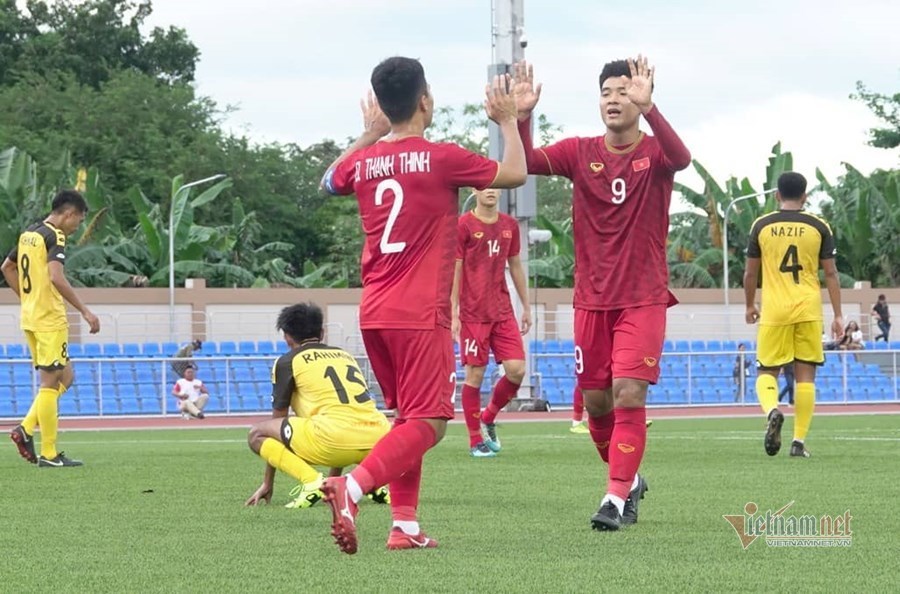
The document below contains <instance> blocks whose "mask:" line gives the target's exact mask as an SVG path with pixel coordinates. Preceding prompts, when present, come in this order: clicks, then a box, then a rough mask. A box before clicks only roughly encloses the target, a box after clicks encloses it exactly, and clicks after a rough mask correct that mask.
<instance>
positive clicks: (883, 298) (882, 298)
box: [878, 293, 887, 301]
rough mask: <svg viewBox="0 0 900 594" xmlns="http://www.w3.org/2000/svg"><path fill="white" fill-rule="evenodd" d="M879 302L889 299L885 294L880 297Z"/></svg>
mask: <svg viewBox="0 0 900 594" xmlns="http://www.w3.org/2000/svg"><path fill="white" fill-rule="evenodd" d="M878 300H879V301H887V297H885V296H884V293H882V294H881V295H879V296H878Z"/></svg>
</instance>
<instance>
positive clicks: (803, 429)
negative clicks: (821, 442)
mask: <svg viewBox="0 0 900 594" xmlns="http://www.w3.org/2000/svg"><path fill="white" fill-rule="evenodd" d="M815 408H816V385H815V384H813V383H807V382H804V383H802V384H800V383H798V384H797V388H796V390H795V392H794V439H795V440H799V441H803V440H805V439H806V434H807V433H809V426H810V424H811V423H812V417H813V411H814V410H815Z"/></svg>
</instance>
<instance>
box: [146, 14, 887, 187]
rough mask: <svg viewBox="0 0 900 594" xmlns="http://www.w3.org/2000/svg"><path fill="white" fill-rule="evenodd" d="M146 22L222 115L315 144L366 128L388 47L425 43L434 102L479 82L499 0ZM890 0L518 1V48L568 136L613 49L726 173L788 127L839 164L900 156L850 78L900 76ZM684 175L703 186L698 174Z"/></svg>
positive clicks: (793, 138)
mask: <svg viewBox="0 0 900 594" xmlns="http://www.w3.org/2000/svg"><path fill="white" fill-rule="evenodd" d="M153 7H154V14H153V16H152V17H151V23H152V24H154V25H161V26H168V25H177V26H180V27H183V28H185V29H186V30H187V31H188V34H189V36H190V38H191V39H192V40H193V42H194V43H195V44H196V45H197V46H198V47H199V48H200V52H201V58H200V64H199V68H198V73H197V82H198V89H199V91H200V93H201V94H203V95H207V96H209V97H212V98H213V99H214V100H216V101H217V102H218V103H219V104H220V105H234V106H236V107H238V108H239V111H238V112H237V113H235V114H234V115H233V116H231V117H230V119H229V120H228V125H229V126H230V127H232V128H233V129H235V130H237V131H240V132H243V133H246V134H247V135H249V136H251V137H252V138H254V139H257V140H259V141H281V142H296V143H298V144H300V145H301V146H305V145H308V144H311V143H314V142H317V141H319V140H322V139H324V138H333V139H337V140H343V139H344V138H346V137H348V136H356V135H357V134H358V132H359V130H360V117H359V107H358V105H359V98H360V97H361V96H362V95H363V94H364V93H365V91H366V89H367V88H368V79H369V74H370V72H371V69H372V67H373V66H374V65H375V64H376V63H377V62H378V61H379V60H381V59H382V58H385V57H388V56H391V55H406V56H412V57H418V58H420V59H421V60H422V62H423V64H424V66H425V71H426V76H427V77H428V80H429V82H430V83H431V88H432V91H433V93H434V96H435V101H436V104H437V105H452V106H459V105H462V104H463V103H465V102H473V101H475V102H478V101H480V100H481V98H482V97H483V94H482V89H483V86H484V81H485V79H486V72H487V65H488V64H489V63H490V62H491V61H492V54H491V37H490V32H491V11H490V0H452V1H451V0H443V1H431V0H256V1H255V2H253V3H249V2H246V1H241V2H237V1H235V0H154V1H153ZM898 23H900V2H896V1H894V0H856V1H854V2H831V1H826V0H821V1H813V0H780V1H779V0H754V1H752V2H748V1H746V0H743V1H741V2H734V1H724V0H723V1H713V0H682V1H681V2H671V1H668V0H666V1H663V0H644V1H643V2H640V3H637V2H604V1H602V0H563V1H551V0H541V1H538V0H525V31H526V35H527V38H528V40H529V44H528V48H527V50H526V58H527V59H528V60H529V61H531V62H533V63H534V65H535V72H536V78H537V79H538V80H540V81H542V82H543V83H544V93H543V96H542V99H541V104H540V105H539V107H538V111H541V112H543V113H545V114H546V115H547V116H548V117H549V118H550V120H551V121H552V122H554V123H557V124H560V125H562V126H563V127H564V133H565V134H566V135H570V134H572V135H574V134H578V135H596V134H600V133H602V124H601V122H600V119H599V112H598V108H597V100H598V90H597V74H598V73H599V70H600V68H601V67H602V64H603V63H604V62H607V61H609V60H611V59H616V58H620V57H625V56H629V55H635V54H637V53H638V52H642V53H644V54H646V55H648V56H649V57H650V59H651V62H652V63H653V64H655V65H656V67H657V70H656V72H657V74H656V92H655V94H654V100H655V101H656V103H657V105H658V106H659V108H660V109H661V111H662V113H663V114H665V115H666V117H667V118H668V119H669V121H670V122H671V123H672V124H673V126H674V127H675V129H676V130H677V131H678V132H679V133H680V134H681V136H682V137H683V139H684V140H685V142H686V143H687V145H688V147H689V148H690V149H691V152H692V153H693V156H694V157H695V158H696V159H698V160H699V161H700V162H702V163H703V164H705V165H706V166H707V168H708V169H710V171H711V172H712V173H713V175H714V176H716V177H717V179H720V180H723V179H724V178H725V177H727V176H728V175H731V174H735V175H738V176H740V177H743V176H748V177H750V179H751V181H752V182H753V183H754V185H756V186H758V185H759V184H760V183H761V181H762V178H763V175H764V171H765V165H766V159H767V156H768V154H769V149H770V148H771V147H772V145H773V144H775V142H777V141H779V140H781V141H782V142H783V146H784V147H785V148H786V149H788V150H791V151H792V152H793V153H794V163H795V168H796V169H798V170H799V171H801V172H803V173H804V174H806V175H807V176H808V177H810V178H812V176H813V175H814V172H815V167H816V166H819V167H821V168H822V169H823V170H824V171H825V172H826V174H827V175H828V176H829V177H831V178H834V177H836V176H837V175H839V174H840V172H841V171H842V169H841V167H840V163H841V162H842V161H845V162H849V163H852V164H853V165H855V166H856V167H858V168H860V169H862V170H864V171H869V170H872V169H874V168H876V167H896V166H897V165H898V161H900V157H898V152H897V151H886V150H878V149H873V148H871V147H868V146H867V145H866V140H867V130H868V128H870V127H872V126H873V125H876V123H877V122H876V120H875V119H874V118H873V117H872V116H871V114H870V113H869V111H868V110H867V108H866V107H865V106H864V105H862V104H861V103H859V102H856V101H852V100H850V99H849V98H848V95H849V94H850V93H851V92H853V91H854V85H855V82H856V81H857V80H862V81H864V82H865V83H866V84H867V85H868V86H869V87H870V88H872V89H873V90H876V91H879V92H882V93H894V92H897V91H898V90H900V41H898V40H897V39H898V35H900V33H898V30H897V25H898ZM678 179H679V180H680V181H682V182H684V183H688V184H690V185H697V186H699V185H700V184H699V182H698V179H699V178H697V177H696V176H695V175H692V174H689V173H683V174H680V176H679V178H678Z"/></svg>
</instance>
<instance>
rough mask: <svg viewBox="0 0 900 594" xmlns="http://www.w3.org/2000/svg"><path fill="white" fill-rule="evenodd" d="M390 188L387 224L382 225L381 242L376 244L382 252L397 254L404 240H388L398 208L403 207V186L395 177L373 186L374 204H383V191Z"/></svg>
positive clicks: (404, 245) (401, 249) (400, 250)
mask: <svg viewBox="0 0 900 594" xmlns="http://www.w3.org/2000/svg"><path fill="white" fill-rule="evenodd" d="M388 190H390V191H391V192H392V193H393V194H394V201H393V202H392V203H391V212H390V213H388V220H387V224H386V225H385V226H384V232H383V233H382V234H381V242H380V243H379V244H378V245H379V247H380V248H381V253H382V254H399V253H400V252H402V251H403V250H404V248H406V242H405V241H390V240H389V239H388V237H389V236H390V234H391V231H393V229H394V223H396V222H397V217H398V216H400V209H401V208H403V187H402V186H401V185H400V182H398V181H397V180H395V179H385V180H382V181H380V182H379V183H378V185H377V186H376V187H375V206H381V205H382V204H384V193H385V192H387V191H388Z"/></svg>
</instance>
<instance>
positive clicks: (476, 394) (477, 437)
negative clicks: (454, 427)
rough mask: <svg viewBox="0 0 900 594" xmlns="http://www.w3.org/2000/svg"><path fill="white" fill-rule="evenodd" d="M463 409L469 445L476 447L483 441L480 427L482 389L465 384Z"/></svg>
mask: <svg viewBox="0 0 900 594" xmlns="http://www.w3.org/2000/svg"><path fill="white" fill-rule="evenodd" d="M462 409H463V418H464V419H465V420H466V429H468V431H469V447H470V448H474V447H475V446H476V445H478V444H479V443H481V430H480V429H479V427H478V419H479V418H480V417H481V391H480V390H479V389H478V388H476V387H474V386H470V385H468V384H463V388H462Z"/></svg>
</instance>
